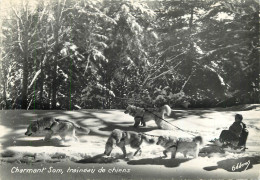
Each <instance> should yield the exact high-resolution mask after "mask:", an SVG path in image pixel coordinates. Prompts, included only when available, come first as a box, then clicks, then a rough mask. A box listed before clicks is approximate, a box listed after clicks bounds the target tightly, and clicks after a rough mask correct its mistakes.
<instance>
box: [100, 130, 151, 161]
mask: <svg viewBox="0 0 260 180" xmlns="http://www.w3.org/2000/svg"><path fill="white" fill-rule="evenodd" d="M143 140H145V141H146V142H147V143H149V144H152V143H154V139H153V138H151V139H149V138H148V137H147V136H146V135H144V134H142V133H137V132H134V131H121V130H119V129H114V130H113V131H112V133H111V134H110V136H109V138H108V140H107V142H106V147H105V152H104V154H105V155H107V156H109V155H110V154H111V152H112V150H113V148H114V147H115V146H118V147H120V148H121V150H122V151H123V153H124V157H126V148H125V145H130V146H131V147H132V148H134V149H137V150H136V152H135V153H134V156H135V155H136V154H137V153H138V152H140V154H141V152H142V151H141V147H140V146H141V144H142V143H143Z"/></svg>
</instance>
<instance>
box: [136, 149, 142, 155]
mask: <svg viewBox="0 0 260 180" xmlns="http://www.w3.org/2000/svg"><path fill="white" fill-rule="evenodd" d="M138 152H140V153H142V150H141V148H140V147H139V148H138V149H137V150H136V151H135V153H134V156H135V155H136V154H137V153H138ZM140 155H141V154H140Z"/></svg>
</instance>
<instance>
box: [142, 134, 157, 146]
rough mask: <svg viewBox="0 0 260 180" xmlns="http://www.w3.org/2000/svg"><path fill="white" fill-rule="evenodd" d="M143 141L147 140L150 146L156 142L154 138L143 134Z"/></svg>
mask: <svg viewBox="0 0 260 180" xmlns="http://www.w3.org/2000/svg"><path fill="white" fill-rule="evenodd" d="M142 139H143V140H145V141H146V142H147V143H148V144H153V143H155V140H154V139H153V138H149V137H148V136H147V135H145V134H142Z"/></svg>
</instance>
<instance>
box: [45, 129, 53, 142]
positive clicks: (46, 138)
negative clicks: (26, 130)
mask: <svg viewBox="0 0 260 180" xmlns="http://www.w3.org/2000/svg"><path fill="white" fill-rule="evenodd" d="M52 134H53V131H52V130H49V133H47V134H46V135H45V137H44V139H43V140H44V141H50V140H51V137H52Z"/></svg>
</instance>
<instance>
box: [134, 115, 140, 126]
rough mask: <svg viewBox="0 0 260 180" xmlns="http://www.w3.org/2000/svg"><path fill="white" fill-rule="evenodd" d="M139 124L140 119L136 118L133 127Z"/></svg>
mask: <svg viewBox="0 0 260 180" xmlns="http://www.w3.org/2000/svg"><path fill="white" fill-rule="evenodd" d="M140 122H141V118H139V117H136V118H135V124H134V127H138V126H139V124H140Z"/></svg>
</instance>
